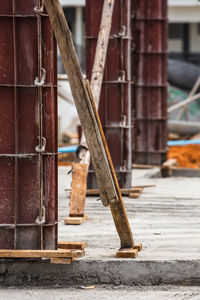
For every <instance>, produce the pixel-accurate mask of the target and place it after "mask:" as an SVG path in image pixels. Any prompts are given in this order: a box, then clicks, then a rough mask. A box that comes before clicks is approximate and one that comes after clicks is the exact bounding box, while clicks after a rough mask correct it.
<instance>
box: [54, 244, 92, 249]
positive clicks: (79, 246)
mask: <svg viewBox="0 0 200 300" xmlns="http://www.w3.org/2000/svg"><path fill="white" fill-rule="evenodd" d="M86 247H87V242H58V248H60V249H79V250H84V249H85V248H86Z"/></svg>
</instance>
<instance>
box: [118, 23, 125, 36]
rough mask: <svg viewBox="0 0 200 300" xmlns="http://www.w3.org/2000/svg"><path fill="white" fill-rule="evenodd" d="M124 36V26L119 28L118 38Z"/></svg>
mask: <svg viewBox="0 0 200 300" xmlns="http://www.w3.org/2000/svg"><path fill="white" fill-rule="evenodd" d="M125 35H126V26H124V25H122V26H121V28H120V32H119V36H121V37H124V36H125Z"/></svg>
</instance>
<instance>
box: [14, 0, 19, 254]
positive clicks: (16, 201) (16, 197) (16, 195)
mask: <svg viewBox="0 0 200 300" xmlns="http://www.w3.org/2000/svg"><path fill="white" fill-rule="evenodd" d="M12 14H13V17H12V20H13V22H12V23H13V24H12V25H13V58H14V62H13V67H14V70H13V71H14V72H13V75H14V107H15V117H14V118H15V119H14V120H15V121H14V124H15V154H16V155H15V195H14V199H15V200H14V223H15V226H14V249H16V248H17V226H16V225H17V211H18V209H17V208H18V196H19V194H18V158H17V154H18V122H17V120H18V109H17V58H16V55H17V54H16V22H15V14H16V11H15V0H12Z"/></svg>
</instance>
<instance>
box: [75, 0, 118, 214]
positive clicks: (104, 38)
mask: <svg viewBox="0 0 200 300" xmlns="http://www.w3.org/2000/svg"><path fill="white" fill-rule="evenodd" d="M114 2H115V1H114V0H109V1H107V0H104V5H103V11H102V18H101V24H100V29H99V34H98V40H97V46H96V52H95V58H94V65H93V69H92V76H91V88H92V91H93V96H94V100H95V104H96V106H97V107H98V106H99V99H100V92H101V86H102V80H103V74H104V67H105V61H106V54H107V48H108V42H109V36H110V29H111V23H112V14H113V8H114ZM82 146H84V147H82ZM78 150H79V151H78V157H77V159H78V161H79V162H80V163H82V164H84V165H85V166H86V168H87V170H86V173H85V174H86V177H87V173H88V168H89V165H90V152H89V151H88V146H87V142H86V139H85V136H84V134H83V133H82V137H81V145H80V146H79V149H78ZM75 173H76V170H74V177H73V176H72V194H71V197H70V212H69V215H70V216H80V213H79V211H80V212H81V214H82V215H84V206H85V198H86V188H87V182H86V181H85V177H84V176H83V178H82V181H83V183H81V184H80V185H79V186H78V185H76V186H75V184H74V183H73V181H74V180H75V178H76V175H75ZM74 190H75V191H74ZM74 194H79V195H81V196H80V197H79V199H78V201H77V200H76V199H77V197H76V196H75V195H74Z"/></svg>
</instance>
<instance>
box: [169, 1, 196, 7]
mask: <svg viewBox="0 0 200 300" xmlns="http://www.w3.org/2000/svg"><path fill="white" fill-rule="evenodd" d="M168 5H169V6H196V5H200V2H199V1H198V0H168Z"/></svg>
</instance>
